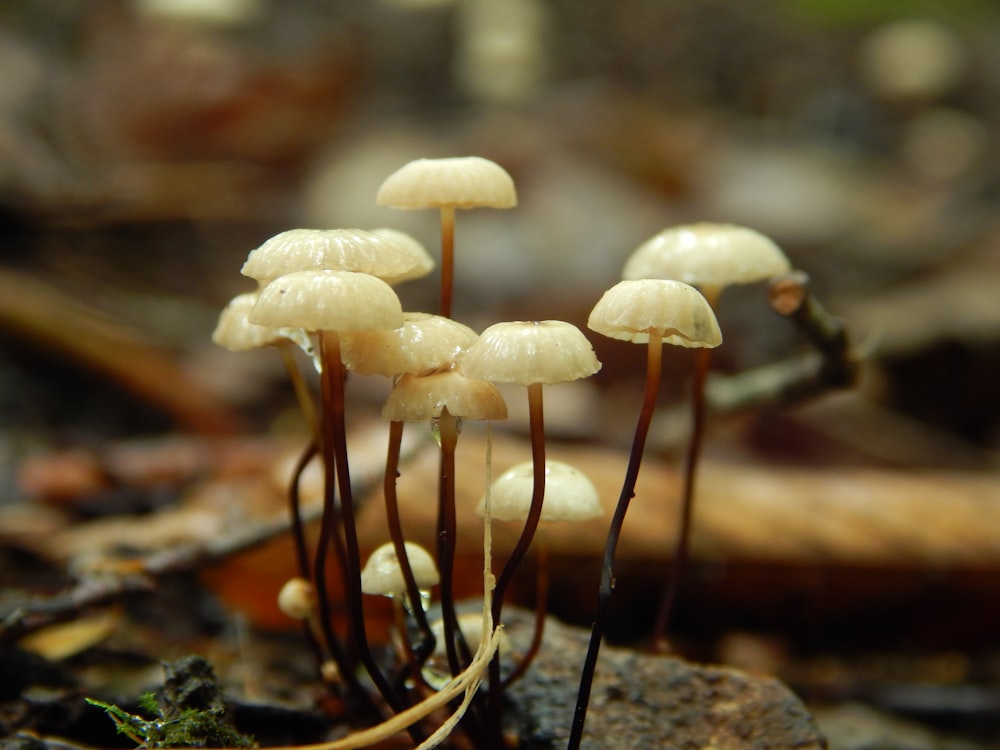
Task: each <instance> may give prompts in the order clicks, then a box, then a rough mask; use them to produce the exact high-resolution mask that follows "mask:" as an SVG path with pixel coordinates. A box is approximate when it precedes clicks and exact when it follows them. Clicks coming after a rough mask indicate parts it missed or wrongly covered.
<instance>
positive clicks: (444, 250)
mask: <svg viewBox="0 0 1000 750" xmlns="http://www.w3.org/2000/svg"><path fill="white" fill-rule="evenodd" d="M454 278H455V207H454V206H441V315H442V316H443V317H445V318H450V317H451V296H452V287H453V286H454Z"/></svg>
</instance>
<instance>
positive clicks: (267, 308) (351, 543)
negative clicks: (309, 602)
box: [250, 270, 419, 734]
mask: <svg viewBox="0 0 1000 750" xmlns="http://www.w3.org/2000/svg"><path fill="white" fill-rule="evenodd" d="M250 321H251V322H253V323H258V324H261V325H272V326H294V327H300V328H303V329H305V330H307V331H310V332H314V333H315V334H316V335H317V336H318V339H319V354H320V360H321V362H322V371H321V378H320V384H321V401H322V405H323V408H322V413H321V423H320V428H321V429H320V440H319V447H320V450H321V455H322V458H323V467H324V470H325V475H326V476H325V484H324V492H323V520H322V524H321V527H320V538H319V541H318V543H317V548H316V558H315V561H314V574H313V578H314V581H315V585H316V589H317V591H319V592H320V593H321V596H320V608H321V615H322V618H323V621H324V633H325V636H326V639H327V641H328V643H330V644H332V643H333V642H335V641H336V638H335V637H334V635H333V632H332V628H331V626H330V624H329V623H330V612H329V603H328V601H327V600H326V597H325V596H323V595H322V594H323V592H325V590H326V555H327V549H328V548H329V546H330V545H331V543H332V544H333V546H334V549H335V551H336V552H337V554H338V557H339V558H340V562H341V571H342V575H343V582H344V589H345V591H346V594H347V603H348V612H349V614H350V616H351V628H350V630H351V635H352V637H353V640H354V642H355V643H356V645H357V647H358V652H359V655H360V657H361V660H362V662H363V663H364V665H365V668H366V669H367V671H368V673H369V674H370V675H371V678H372V681H373V682H374V683H375V685H376V687H378V689H379V692H380V693H382V695H383V697H384V698H385V700H386V702H387V703H388V704H389V705H390V706H391V707H392V709H393V710H394V711H397V712H398V711H400V710H402V708H403V704H402V702H401V701H400V699H399V698H398V696H396V694H395V691H394V690H393V688H392V686H391V685H390V684H389V682H388V680H386V678H385V676H384V675H383V674H382V673H381V670H380V669H379V667H378V665H377V663H376V662H375V659H374V657H373V656H372V653H371V649H370V647H369V644H368V638H367V634H366V633H365V627H364V611H363V604H362V597H361V582H360V568H361V564H360V560H359V549H358V535H357V528H356V523H355V510H354V498H353V492H352V489H351V478H350V469H349V464H348V452H347V434H346V427H345V421H344V417H345V414H344V365H343V362H342V360H341V355H340V332H341V331H359V330H380V329H381V330H386V329H392V328H397V327H399V326H400V325H402V322H403V311H402V308H401V307H400V303H399V299H398V297H396V293H395V292H393V291H392V288H391V287H389V285H388V284H386V283H385V282H384V281H382V280H380V279H378V278H376V277H374V276H369V275H368V274H364V273H355V272H353V271H329V270H320V271H296V272H293V273H289V274H286V275H284V276H280V277H279V278H277V279H275V280H274V281H272V282H270V283H269V284H267V286H265V287H264V288H263V289H262V290H261V292H260V297H259V298H258V300H257V304H256V306H255V307H254V309H253V311H252V312H251V314H250ZM334 480H336V489H337V490H339V493H340V506H339V509H338V506H337V504H336V501H335V494H336V493H335V486H334ZM338 521H341V522H342V524H341V525H342V527H343V534H344V539H343V548H341V547H340V546H339V545H340V533H339V531H338V530H337V528H336V524H337V522H338ZM333 648H334V646H332V645H331V650H333ZM340 666H341V670H342V671H346V670H345V669H344V667H345V665H344V664H341V665H340ZM415 733H416V734H419V732H418V731H417V732H415Z"/></svg>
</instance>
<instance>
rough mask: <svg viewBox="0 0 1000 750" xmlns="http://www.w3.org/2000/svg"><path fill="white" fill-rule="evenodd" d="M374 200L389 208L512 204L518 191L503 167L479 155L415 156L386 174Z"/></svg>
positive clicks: (504, 206) (506, 206)
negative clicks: (443, 157) (422, 157)
mask: <svg viewBox="0 0 1000 750" xmlns="http://www.w3.org/2000/svg"><path fill="white" fill-rule="evenodd" d="M375 202H376V203H377V204H378V205H380V206H391V207H392V208H440V207H446V206H453V207H455V208H477V207H486V208H511V207H513V206H516V205H517V191H516V190H515V189H514V180H513V179H512V178H511V176H510V175H509V174H507V171H506V170H505V169H504V168H503V167H501V166H500V165H499V164H497V163H496V162H492V161H490V160H489V159H484V158H482V157H481V156H460V157H451V158H447V159H417V160H415V161H411V162H410V163H409V164H405V165H403V166H402V167H400V168H399V169H397V170H396V171H395V172H393V173H392V174H391V175H389V176H388V177H387V178H386V180H385V182H383V183H382V186H381V187H380V188H379V189H378V193H377V194H376V196H375Z"/></svg>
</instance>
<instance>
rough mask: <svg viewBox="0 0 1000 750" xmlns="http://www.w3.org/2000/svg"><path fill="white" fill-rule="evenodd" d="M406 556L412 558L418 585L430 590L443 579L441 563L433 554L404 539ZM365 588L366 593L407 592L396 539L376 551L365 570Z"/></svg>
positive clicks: (382, 594) (394, 594)
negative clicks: (440, 568) (435, 559)
mask: <svg viewBox="0 0 1000 750" xmlns="http://www.w3.org/2000/svg"><path fill="white" fill-rule="evenodd" d="M403 546H404V547H405V548H406V559H407V560H409V561H410V568H411V569H412V570H413V578H414V579H415V580H416V582H417V587H418V588H421V589H429V588H430V587H431V586H434V585H435V584H436V583H437V582H438V581H439V580H440V576H439V575H438V569H437V566H436V565H435V564H434V558H432V557H431V556H430V553H429V552H428V551H427V550H425V549H424V548H423V547H421V546H420V545H419V544H416V543H415V542H403ZM361 590H362V591H363V592H364V593H366V594H376V595H381V596H401V595H402V594H404V593H406V579H404V578H403V568H402V566H401V565H400V564H399V558H398V557H396V548H395V547H393V545H392V542H386V543H385V544H383V545H382V546H381V547H379V548H378V549H376V550H375V551H374V552H372V554H371V556H370V557H369V558H368V562H366V563H365V567H364V568H363V569H362V571H361Z"/></svg>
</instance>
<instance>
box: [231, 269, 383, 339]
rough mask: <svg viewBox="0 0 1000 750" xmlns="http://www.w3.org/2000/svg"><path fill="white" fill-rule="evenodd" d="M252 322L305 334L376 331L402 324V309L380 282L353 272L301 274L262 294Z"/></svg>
mask: <svg viewBox="0 0 1000 750" xmlns="http://www.w3.org/2000/svg"><path fill="white" fill-rule="evenodd" d="M249 319H250V322H251V323H256V324H257V325H266V326H291V327H295V328H304V329H305V330H307V331H377V330H385V329H392V328H398V327H399V326H401V325H402V324H403V308H402V307H401V305H400V303H399V298H398V297H397V296H396V293H395V292H394V291H392V287H390V286H389V285H388V284H386V283H385V282H384V281H382V280H381V279H377V278H375V277H374V276H369V275H368V274H364V273H354V272H352V271H298V272H296V273H290V274H287V275H285V276H281V277H280V278H277V279H275V280H274V281H272V282H271V283H270V284H268V285H267V286H266V287H264V288H263V289H261V290H260V296H259V298H258V299H257V304H256V305H254V308H253V310H252V311H251V312H250V318H249Z"/></svg>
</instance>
